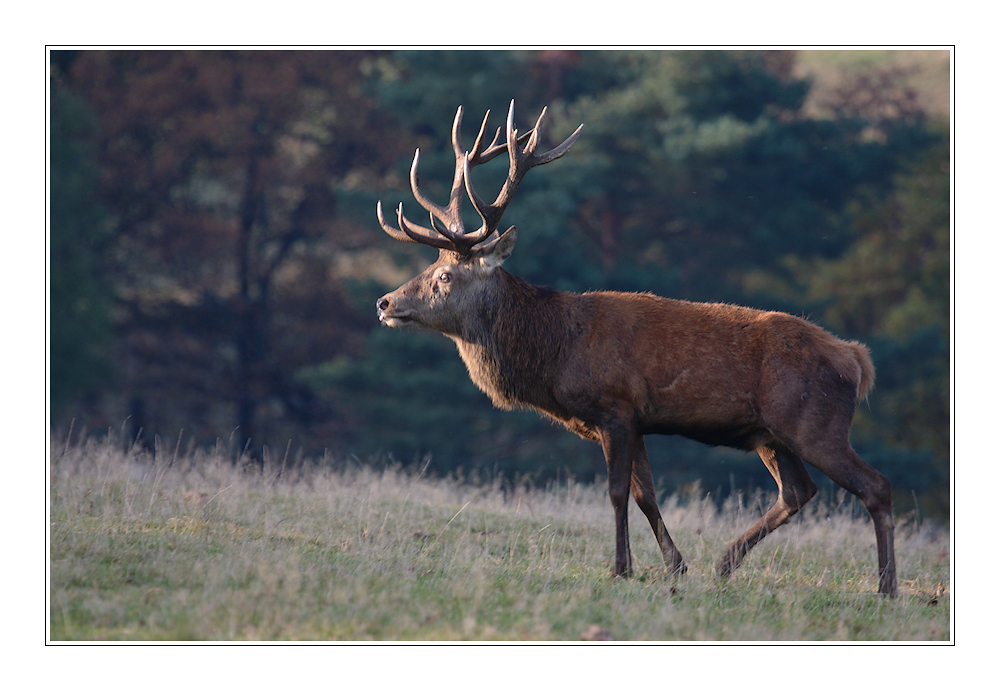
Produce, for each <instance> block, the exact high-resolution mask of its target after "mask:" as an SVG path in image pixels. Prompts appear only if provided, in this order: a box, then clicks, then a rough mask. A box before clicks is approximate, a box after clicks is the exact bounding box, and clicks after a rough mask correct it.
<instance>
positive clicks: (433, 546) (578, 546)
mask: <svg viewBox="0 0 1000 691" xmlns="http://www.w3.org/2000/svg"><path fill="white" fill-rule="evenodd" d="M293 466H294V464H292V465H289V464H287V463H286V464H284V465H283V464H282V463H281V462H280V459H279V460H278V462H275V463H269V464H268V466H267V467H266V469H265V471H264V472H263V473H260V472H259V471H245V470H241V469H239V468H237V467H236V466H234V464H233V463H232V462H231V460H230V459H229V457H228V456H227V454H226V453H223V452H222V451H217V452H200V451H194V452H192V453H189V454H186V455H185V454H178V453H176V452H171V451H170V450H166V451H163V450H161V452H160V453H158V454H157V456H156V460H155V461H154V460H153V457H152V455H150V454H148V453H145V452H139V451H136V450H134V449H133V450H127V449H123V448H122V446H121V445H120V444H119V443H116V442H115V441H113V440H109V441H104V442H98V441H90V442H86V443H81V444H79V445H72V446H66V447H62V446H60V445H59V444H58V443H57V442H53V446H52V459H51V468H50V474H51V485H50V531H49V539H50V551H49V557H50V582H49V594H50V603H49V604H50V610H49V614H50V616H49V627H50V628H49V637H50V639H51V640H53V641H60V640H430V641H434V640H498V641H500V640H569V641H579V640H614V641H633V640H634V641H660V640H662V641H700V640H734V641H735V640H762V641H780V640H863V641H883V640H885V641H947V640H949V637H950V635H951V627H950V615H951V601H950V581H949V574H950V549H949V539H948V534H947V532H945V531H942V530H940V529H936V528H934V527H933V526H928V525H926V524H924V525H920V524H919V523H918V522H917V521H916V520H913V518H912V517H906V516H902V517H900V516H897V533H896V536H897V543H896V550H897V552H896V553H897V559H898V565H899V570H900V596H899V598H898V599H896V600H886V599H884V598H881V597H879V596H877V595H875V594H874V593H875V590H876V586H877V583H876V576H875V548H874V533H873V531H872V529H871V525H870V524H869V522H868V519H867V515H866V514H865V513H864V510H863V509H861V508H860V505H859V504H858V503H857V502H855V501H853V500H852V498H850V497H846V498H845V497H843V496H842V495H841V496H839V497H833V498H832V499H831V501H828V502H827V503H825V504H824V503H822V502H815V503H813V504H811V505H810V506H809V507H808V508H807V510H806V511H805V512H804V514H803V515H800V516H798V517H796V518H795V519H793V520H792V522H791V523H790V524H789V525H787V526H785V527H783V528H782V529H781V530H779V531H778V532H777V533H776V534H774V535H772V536H770V537H769V538H768V539H767V540H766V541H765V542H763V543H762V544H761V545H759V546H758V547H757V549H755V550H754V552H753V553H752V554H751V556H750V557H749V558H748V559H747V561H746V562H745V564H744V565H743V567H742V568H741V569H740V570H739V571H737V573H736V574H734V576H733V577H732V578H731V579H729V580H728V581H722V580H719V579H718V578H716V577H715V575H714V573H713V566H714V564H715V562H716V561H717V560H718V558H719V557H720V555H721V554H722V552H723V549H724V546H725V544H726V543H727V541H729V540H731V539H733V538H734V537H735V536H736V535H737V534H738V533H739V532H741V531H742V530H744V529H745V528H746V526H747V525H749V523H751V522H752V520H754V517H755V516H757V515H759V514H760V512H761V510H762V509H763V508H766V506H767V503H768V499H769V498H768V497H767V496H757V497H750V498H745V499H739V498H734V499H732V500H730V501H727V502H726V504H725V505H724V506H723V507H722V508H721V509H718V508H717V507H716V506H715V503H714V502H713V501H712V499H711V498H710V497H708V498H706V497H699V496H689V497H678V496H668V497H666V498H665V499H664V498H662V497H661V501H660V504H661V508H662V509H663V517H664V520H665V522H666V523H667V526H668V528H669V529H670V530H671V534H672V535H673V537H674V540H675V542H676V543H677V545H678V547H679V548H680V550H681V552H682V554H684V556H685V559H686V561H687V563H688V566H689V572H688V573H687V574H686V575H685V576H683V577H681V578H679V579H675V578H673V577H669V576H666V575H665V574H664V569H663V567H662V562H661V561H660V559H659V555H658V550H657V548H656V545H655V543H654V541H653V538H652V536H651V534H650V531H649V529H648V525H647V524H646V522H645V519H644V518H643V517H642V515H641V514H640V513H639V512H638V510H637V509H635V506H634V504H633V507H632V508H633V510H634V514H633V515H632V517H631V520H632V525H633V528H632V530H631V531H630V532H631V533H632V545H633V557H634V561H635V566H636V572H637V575H636V576H635V577H634V578H632V579H629V580H621V579H613V578H612V577H611V575H610V565H611V562H612V559H613V556H614V529H613V521H612V512H611V508H610V504H609V502H608V499H607V494H606V491H605V490H604V488H603V487H600V486H592V485H585V484H578V483H574V482H569V483H564V484H561V485H559V486H551V487H548V488H532V487H528V486H519V487H511V486H509V484H505V483H503V482H494V483H492V484H486V485H483V484H474V483H462V482H459V481H457V480H455V479H453V478H443V479H442V478H427V477H422V476H421V474H420V473H419V472H418V471H417V470H415V469H414V470H410V469H401V468H398V467H389V468H387V469H384V470H373V469H370V468H366V467H346V468H344V467H341V468H338V469H332V468H330V467H321V466H316V465H312V466H310V465H305V466H300V467H293Z"/></svg>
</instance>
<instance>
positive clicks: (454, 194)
mask: <svg viewBox="0 0 1000 691" xmlns="http://www.w3.org/2000/svg"><path fill="white" fill-rule="evenodd" d="M546 111H547V109H545V108H543V109H542V113H541V115H539V116H538V121H537V122H536V123H535V127H534V129H532V130H529V131H528V132H525V133H524V134H522V135H520V136H519V135H518V134H517V130H516V129H514V101H511V102H510V110H509V111H508V112H507V128H506V137H505V138H504V139H501V129H500V128H497V131H496V134H495V135H494V137H493V141H492V142H491V143H490V144H489V145H488V146H486V145H485V144H484V136H485V134H486V124H487V122H488V121H489V118H490V112H489V111H486V116H485V117H484V118H483V124H482V125H481V126H480V128H479V134H478V136H477V137H476V143H475V145H474V146H473V148H472V151H471V152H466V151H465V150H464V148H463V147H462V137H461V126H462V107H461V106H459V107H458V111H457V112H456V113H455V121H454V123H453V125H452V128H451V143H452V148H453V149H454V151H455V177H454V180H453V181H452V185H451V195H450V198H449V202H448V206H446V207H445V206H440V205H438V204H435V203H434V202H433V201H431V200H430V199H428V198H427V197H425V196H424V194H423V193H422V192H421V191H420V185H419V181H418V178H417V165H418V163H419V161H420V149H417V151H416V153H414V155H413V165H412V166H410V188H411V190H412V191H413V197H414V198H415V199H416V200H417V202H418V203H419V204H420V205H421V206H422V207H423V208H424V209H425V210H426V211H427V212H428V213H429V215H430V228H426V227H424V226H420V225H417V224H415V223H413V222H411V221H409V220H408V219H407V218H406V217H405V216H404V215H403V204H402V203H400V205H399V206H398V207H397V209H396V218H397V219H398V222H399V230H397V229H396V228H393V227H392V226H391V225H389V224H388V223H387V222H386V220H385V217H384V216H383V214H382V202H381V201H380V202H379V203H378V205H377V206H376V207H375V212H376V215H377V216H378V221H379V224H380V225H381V226H382V230H384V231H385V232H386V233H388V234H389V236H390V237H392V238H394V239H396V240H403V241H405V242H417V243H420V244H422V245H429V246H431V247H436V248H438V249H450V250H453V251H455V252H458V253H459V254H461V255H469V254H470V253H471V252H472V249H473V248H474V247H475V246H476V245H478V244H480V243H481V242H483V241H484V240H486V238H488V237H489V236H490V235H491V234H492V233H493V232H494V231H495V230H496V229H497V226H498V225H499V224H500V217H501V216H502V215H503V212H504V209H505V208H506V207H507V204H509V203H510V200H511V198H512V197H513V195H514V192H515V191H516V190H517V186H518V185H519V184H520V182H521V178H523V177H524V174H525V173H527V172H528V170H530V169H531V168H533V167H534V166H537V165H542V164H543V163H548V162H549V161H554V160H555V159H557V158H559V157H560V156H562V155H563V154H565V153H566V152H567V151H569V148H570V146H572V145H573V142H575V141H576V139H577V137H578V136H579V135H580V130H582V129H583V125H580V127H578V128H577V129H576V131H575V132H574V133H573V134H572V135H570V137H569V138H568V139H566V141H564V142H563V143H562V144H560V145H559V146H557V147H556V148H554V149H552V150H551V151H549V152H547V153H545V154H542V155H541V156H536V155H535V149H536V148H537V147H538V136H539V128H540V127H541V125H542V121H543V120H544V118H545V114H546ZM521 146H524V148H523V150H521V149H520V147H521ZM505 151H506V152H508V153H509V155H510V171H509V173H508V175H507V180H506V182H504V186H503V188H502V189H501V190H500V194H499V195H498V196H497V199H496V201H495V202H494V203H493V204H486V203H485V202H483V200H482V199H480V198H479V195H477V194H476V192H475V190H474V189H473V187H472V181H471V179H470V177H469V175H470V171H471V170H472V168H474V167H475V166H478V165H481V164H483V163H486V162H488V161H491V160H492V159H494V158H496V157H497V156H499V155H500V154H501V153H503V152H505ZM463 187H464V188H465V190H466V191H467V192H468V194H469V198H470V199H471V200H472V204H473V206H474V207H475V208H476V211H477V212H478V213H479V215H480V217H481V218H482V219H483V225H482V226H480V228H479V229H478V230H476V231H475V232H471V233H470V232H467V231H466V230H465V225H464V224H463V223H462V188H463ZM490 245H492V243H490ZM490 245H487V246H485V247H483V248H481V249H483V250H485V249H487V248H488V247H489V246H490Z"/></svg>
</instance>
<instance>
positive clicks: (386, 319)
mask: <svg viewBox="0 0 1000 691" xmlns="http://www.w3.org/2000/svg"><path fill="white" fill-rule="evenodd" d="M378 320H379V321H380V322H382V324H383V325H385V326H389V327H392V328H398V327H406V326H420V322H418V321H417V320H416V319H414V318H413V317H412V316H410V315H409V314H405V313H403V314H398V313H397V314H392V313H390V312H379V314H378Z"/></svg>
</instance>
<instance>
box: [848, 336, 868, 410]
mask: <svg viewBox="0 0 1000 691" xmlns="http://www.w3.org/2000/svg"><path fill="white" fill-rule="evenodd" d="M847 345H848V346H850V348H851V350H853V351H854V357H855V358H856V359H857V362H858V367H860V368H861V379H860V380H859V381H858V400H859V401H863V400H865V399H866V398H867V397H868V392H869V391H871V390H872V386H874V384H875V365H874V364H872V355H871V351H870V350H868V346H866V345H865V344H864V343H859V342H858V341H849V342H848V344H847Z"/></svg>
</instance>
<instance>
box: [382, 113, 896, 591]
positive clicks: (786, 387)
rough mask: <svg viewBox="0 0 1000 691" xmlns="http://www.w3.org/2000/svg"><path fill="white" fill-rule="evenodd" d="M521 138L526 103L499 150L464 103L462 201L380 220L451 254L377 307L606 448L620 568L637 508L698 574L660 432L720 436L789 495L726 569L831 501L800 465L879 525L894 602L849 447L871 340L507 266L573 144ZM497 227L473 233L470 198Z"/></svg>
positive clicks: (883, 486) (510, 397) (730, 553)
mask: <svg viewBox="0 0 1000 691" xmlns="http://www.w3.org/2000/svg"><path fill="white" fill-rule="evenodd" d="M545 113H546V111H545V110H544V109H543V111H542V114H541V115H540V116H539V118H538V121H537V122H536V124H535V127H534V128H533V129H532V130H530V131H529V132H527V133H525V134H523V135H518V133H517V130H516V129H514V127H513V116H514V115H513V114H514V104H513V102H512V103H511V106H510V110H509V111H508V115H507V127H506V133H505V134H506V136H505V137H504V136H502V133H501V130H499V129H498V130H497V133H496V135H495V136H494V138H493V142H492V143H491V144H489V145H486V144H485V139H484V134H485V131H486V124H487V120H488V118H489V113H487V115H486V118H484V120H483V125H482V127H481V128H480V131H479V136H478V137H477V138H476V143H475V145H474V147H473V149H472V151H470V152H466V151H465V150H464V149H463V147H462V144H461V135H460V126H461V117H462V109H461V108H459V110H458V113H457V114H456V117H455V122H454V125H453V128H452V145H453V149H454V151H455V156H456V165H455V179H454V182H453V184H452V191H451V198H450V202H449V205H448V206H447V207H442V206H438V205H436V204H434V203H433V202H431V201H430V200H428V199H427V198H426V197H424V196H423V195H422V194H421V192H420V190H419V184H418V179H417V162H418V159H419V152H418V154H417V155H415V156H414V162H413V166H412V167H411V170H410V183H411V188H412V190H413V194H414V197H416V199H417V200H418V202H420V204H421V206H423V207H424V208H425V209H426V210H427V211H429V212H430V220H431V227H430V228H426V227H422V226H417V225H415V224H413V223H412V222H410V221H409V220H407V219H406V218H405V217H404V215H403V210H402V204H400V206H399V207H398V209H397V219H398V222H399V229H398V230H397V229H396V228H393V227H392V226H390V225H389V224H388V223H386V221H385V219H384V217H383V215H382V208H381V203H380V204H379V206H378V207H377V217H378V220H379V223H380V224H381V225H382V227H383V229H384V230H385V231H386V232H387V233H388V234H389V235H390V236H392V237H393V238H395V239H398V240H404V241H407V242H417V243H420V244H425V245H430V246H432V247H436V248H438V249H439V254H438V259H437V261H436V262H434V263H433V264H432V265H431V266H429V267H428V268H427V269H426V270H424V271H423V272H421V273H420V274H419V275H418V276H416V277H414V278H413V279H411V280H410V281H408V282H407V283H406V284H404V285H403V286H401V287H400V288H398V289H397V290H395V291H393V292H391V293H389V294H387V295H384V296H382V297H381V298H379V300H378V301H377V304H376V308H377V313H378V316H379V319H380V321H382V322H383V323H384V324H386V325H388V326H410V327H424V328H429V329H433V330H437V331H440V332H441V333H443V334H445V335H446V336H448V337H450V338H451V339H452V340H454V341H455V343H456V345H457V346H458V350H459V353H460V355H461V357H462V359H463V361H464V362H465V364H466V366H467V368H468V370H469V375H470V377H471V378H472V380H473V382H475V383H476V385H477V386H479V388H480V389H482V390H483V391H484V392H486V393H487V394H488V395H489V396H490V398H491V399H492V401H493V402H494V404H496V405H497V406H498V407H500V408H504V409H510V408H515V407H530V408H534V409H537V410H539V411H541V412H543V413H545V414H547V415H549V416H551V417H553V418H555V419H557V420H559V421H561V422H562V423H563V424H565V425H566V427H568V428H569V429H570V430H572V431H574V432H576V433H577V434H579V435H581V436H583V437H585V438H587V439H591V440H593V441H597V442H599V443H600V444H601V445H602V448H603V451H604V455H605V460H606V462H607V465H608V492H609V496H610V498H611V503H612V506H613V508H614V513H615V526H616V529H615V535H616V538H615V539H616V544H615V562H614V568H613V572H614V574H615V575H619V576H627V575H629V574H630V573H631V571H632V564H631V550H630V546H629V539H628V513H627V508H628V500H629V497H630V496H631V497H633V498H634V499H635V501H636V503H637V504H638V506H639V508H640V509H641V510H642V512H643V514H644V515H645V516H646V518H647V519H648V521H649V523H650V527H651V528H652V530H653V533H654V535H655V536H656V539H657V542H658V544H659V546H660V550H661V552H662V555H663V560H664V563H665V564H666V566H667V567H668V569H670V570H671V571H672V572H674V573H682V572H683V571H684V570H685V569H686V566H685V564H684V561H683V559H682V558H681V555H680V552H679V551H678V550H677V548H676V546H675V545H674V544H673V542H672V540H671V538H670V536H669V534H668V532H667V530H666V527H665V526H664V524H663V521H662V518H661V516H660V513H659V508H658V507H657V504H656V497H655V491H654V488H653V479H652V471H651V469H650V466H649V460H648V458H647V456H646V450H645V444H644V442H643V436H644V435H646V434H651V433H656V434H680V435H683V436H686V437H690V438H692V439H695V440H698V441H701V442H704V443H707V444H712V445H726V446H732V447H736V448H740V449H745V450H756V451H757V453H758V454H759V455H760V457H761V460H762V461H763V462H764V465H765V466H766V467H767V469H768V471H769V472H770V473H771V475H772V477H773V478H774V480H775V482H776V484H777V485H778V499H777V501H776V502H775V504H774V505H773V506H772V507H771V508H770V510H768V512H767V513H766V514H765V515H764V516H763V517H762V518H761V519H760V520H759V521H757V522H756V523H755V524H754V525H753V526H751V527H750V528H749V529H748V530H747V531H746V532H745V533H744V534H743V535H741V536H740V537H739V538H737V539H736V541H734V542H733V543H732V544H731V545H730V546H729V548H728V549H727V551H726V553H725V554H724V555H723V558H722V560H721V561H720V562H719V564H718V566H717V571H718V573H719V574H720V575H723V576H725V575H728V574H729V573H731V572H732V571H733V570H735V569H736V568H737V567H738V566H739V565H740V563H741V562H742V560H743V558H744V557H745V556H746V554H747V552H749V550H750V549H751V548H752V547H753V546H754V545H755V544H756V543H757V542H759V541H760V540H761V539H763V538H764V537H765V536H766V535H767V534H768V533H770V532H771V531H773V530H774V529H776V528H777V527H779V526H780V525H782V524H784V523H785V522H787V521H788V519H789V518H790V517H791V516H793V515H794V514H795V513H796V512H798V510H799V509H800V508H801V507H802V506H803V505H804V504H805V502H806V501H808V500H809V499H810V498H811V497H812V496H814V495H815V493H816V485H815V483H814V482H813V481H812V478H811V477H810V476H809V473H808V472H807V470H806V468H805V466H804V464H803V461H805V462H807V463H809V464H810V465H812V466H814V467H816V468H818V469H819V470H821V471H822V472H823V473H825V474H826V475H827V476H829V477H830V478H831V479H832V480H833V481H834V482H836V483H837V484H839V485H840V486H841V487H843V488H845V489H846V490H848V491H850V492H852V493H853V494H855V495H856V496H858V497H859V498H860V499H861V501H862V503H863V504H864V506H865V508H866V509H867V510H868V512H869V514H870V515H871V517H872V519H873V523H874V527H875V535H876V543H877V551H878V562H879V571H878V574H879V592H880V593H882V594H885V595H890V596H894V595H895V594H896V571H895V557H894V549H893V521H892V504H891V497H890V485H889V481H888V480H887V479H886V478H885V477H884V476H883V475H881V474H880V473H878V472H877V471H876V470H875V469H874V468H872V467H871V466H870V465H868V464H867V463H865V462H864V461H863V460H862V459H861V458H860V457H859V456H858V455H857V453H855V451H854V449H853V448H851V445H850V443H849V439H848V437H849V432H850V427H851V423H852V420H853V417H854V410H855V406H856V404H857V401H858V400H859V399H862V398H864V397H865V396H866V395H867V394H868V391H869V390H870V389H871V386H872V384H873V382H874V377H875V370H874V367H873V365H872V362H871V357H870V355H869V352H868V349H867V347H865V346H864V345H863V344H861V343H858V342H856V341H849V342H848V341H843V340H841V339H839V338H837V337H836V336H834V335H832V334H830V333H829V332H827V331H825V330H823V329H822V328H820V327H819V326H816V325H815V324H812V323H810V322H808V321H806V320H804V319H800V318H798V317H795V316H792V315H789V314H785V313H782V312H767V311H762V310H756V309H751V308H748V307H739V306H734V305H726V304H709V303H693V302H686V301H683V300H674V299H669V298H662V297H658V296H655V295H651V294H648V293H642V294H636V293H617V292H595V293H585V294H582V295H580V294H574V293H563V292H558V291H554V290H552V289H549V288H540V287H536V286H533V285H531V284H529V283H527V282H526V281H524V280H523V279H521V278H518V277H516V276H514V275H512V274H510V273H508V272H507V271H505V270H504V269H503V268H501V264H503V262H504V261H505V260H506V259H507V258H508V257H509V256H510V254H511V252H512V251H513V247H514V243H515V242H516V239H517V231H516V229H515V228H514V227H513V226H512V227H510V228H509V229H508V230H507V231H505V232H504V233H499V231H498V227H499V222H500V218H501V216H502V214H503V211H504V209H505V208H506V206H507V204H509V203H510V201H511V198H512V196H513V194H514V191H515V190H516V189H517V186H518V184H519V183H520V180H521V178H522V177H523V176H524V174H525V173H526V172H527V171H528V170H529V169H530V168H532V167H534V166H536V165H541V164H544V163H548V162H550V161H553V160H555V159H557V158H559V157H561V156H563V155H564V154H565V153H566V152H567V151H568V150H569V148H570V146H571V145H572V144H573V142H575V141H576V139H577V138H578V137H579V135H580V132H581V129H582V127H583V126H582V125H581V126H580V128H577V130H576V132H574V133H573V134H572V135H571V136H570V137H569V138H568V139H567V140H566V141H564V142H563V143H562V144H560V145H559V146H558V147H556V148H554V149H552V150H551V151H549V152H547V153H545V154H536V153H535V150H536V147H537V145H538V142H539V130H540V127H541V124H542V121H543V119H544V117H545ZM502 153H507V154H508V157H509V166H510V167H509V173H508V176H507V180H506V181H505V183H504V185H503V188H502V189H501V191H500V193H499V194H498V196H497V199H496V201H495V202H493V203H492V204H487V203H486V202H484V201H483V200H482V199H481V198H480V197H479V195H478V194H476V192H475V189H474V188H473V186H472V181H471V170H472V169H473V167H474V166H476V165H480V164H482V163H485V162H486V161H489V160H491V159H492V158H494V157H496V156H498V155H500V154H502ZM465 194H468V197H469V199H470V200H471V201H472V204H473V206H474V208H475V209H476V211H477V212H478V213H479V215H480V217H481V218H482V220H483V225H482V227H481V228H479V229H478V230H476V231H474V232H467V231H466V230H465V228H464V225H463V223H462V218H461V202H462V200H463V198H464V197H465Z"/></svg>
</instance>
